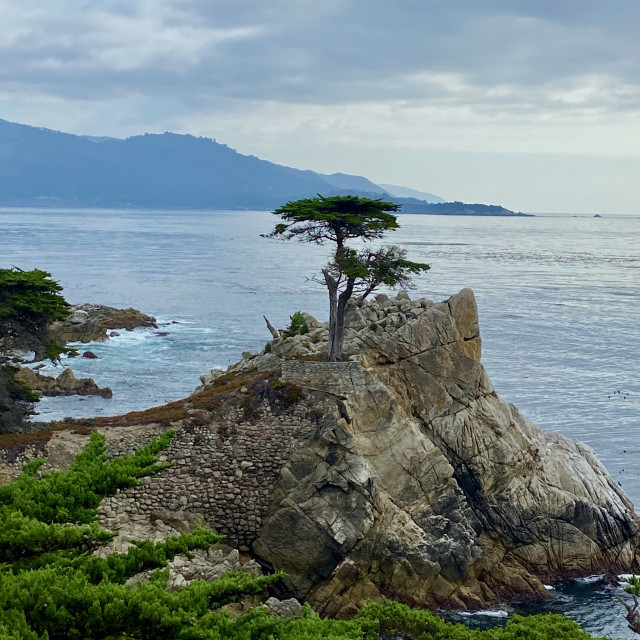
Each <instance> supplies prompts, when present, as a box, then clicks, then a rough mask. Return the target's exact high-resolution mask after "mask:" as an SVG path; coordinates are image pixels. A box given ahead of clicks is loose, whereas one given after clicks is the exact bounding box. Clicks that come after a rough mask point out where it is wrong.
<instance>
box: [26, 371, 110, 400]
mask: <svg viewBox="0 0 640 640" xmlns="http://www.w3.org/2000/svg"><path fill="white" fill-rule="evenodd" d="M16 379H17V380H19V381H20V382H22V383H24V384H25V385H27V387H29V389H31V391H36V392H37V393H39V394H40V395H42V396H76V395H78V396H102V397H103V398H111V397H112V396H113V392H112V391H111V389H110V388H109V387H99V386H98V385H97V384H96V383H95V382H94V381H93V380H92V379H91V378H76V377H75V375H74V374H73V371H72V370H71V369H65V370H64V371H63V372H62V373H61V374H60V375H59V376H58V377H57V378H54V377H52V376H45V375H42V374H41V373H38V372H36V371H33V370H32V369H29V368H27V367H21V368H20V370H19V371H18V373H17V374H16Z"/></svg>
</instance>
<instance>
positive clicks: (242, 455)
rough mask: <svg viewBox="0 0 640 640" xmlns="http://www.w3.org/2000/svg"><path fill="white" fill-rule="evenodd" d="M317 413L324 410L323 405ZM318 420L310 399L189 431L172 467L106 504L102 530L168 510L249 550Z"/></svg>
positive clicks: (169, 454)
mask: <svg viewBox="0 0 640 640" xmlns="http://www.w3.org/2000/svg"><path fill="white" fill-rule="evenodd" d="M321 402H322V401H321ZM314 408H315V409H316V410H317V408H318V405H317V402H315V401H314ZM327 410H328V411H332V410H333V411H335V403H333V402H331V401H327ZM316 416H317V411H316V412H313V413H309V411H308V409H307V407H306V406H305V403H304V400H303V401H301V402H299V403H298V404H297V405H295V407H293V408H291V409H290V410H289V411H287V412H286V413H281V414H280V415H275V413H274V412H272V411H271V409H270V408H269V407H268V406H266V404H263V405H262V406H261V407H260V418H259V419H258V420H257V421H256V422H249V421H243V420H242V418H241V417H240V416H236V417H232V416H229V419H225V420H213V421H209V422H208V423H206V424H203V425H201V426H185V427H184V428H182V429H181V430H179V431H178V432H177V434H176V437H175V438H174V439H173V440H172V442H171V444H170V445H169V447H168V448H167V450H166V451H165V452H164V453H163V454H162V455H161V456H160V460H162V461H167V462H170V463H171V464H172V466H171V467H170V468H168V469H166V470H164V471H162V472H161V473H159V474H157V475H155V476H151V477H148V478H144V479H143V481H142V484H141V485H139V486H137V487H133V488H131V489H127V490H125V491H121V492H120V493H118V494H117V495H115V496H112V497H110V498H106V499H105V500H103V501H102V503H101V505H100V510H99V514H100V524H101V526H103V527H105V528H108V529H112V530H115V531H117V530H118V529H119V528H120V527H121V526H122V523H123V522H128V521H133V522H135V521H138V520H139V521H144V520H147V521H148V520H149V519H151V520H153V519H154V518H156V517H157V518H159V519H163V518H164V514H166V512H167V510H169V511H170V512H172V517H173V518H174V519H175V520H181V519H185V520H187V519H188V518H189V514H194V513H196V514H201V515H202V516H203V517H204V520H205V522H206V523H208V524H209V525H210V526H211V527H213V528H214V529H215V530H216V531H218V532H219V533H222V534H224V535H225V536H226V540H225V541H226V542H228V543H229V544H231V545H234V546H238V547H239V548H240V549H241V550H247V548H248V547H249V546H250V544H251V543H252V542H253V540H254V539H255V537H256V533H257V531H258V530H259V529H260V527H261V525H262V522H263V519H264V517H265V515H266V512H267V509H268V507H269V504H270V502H271V499H272V498H273V491H274V486H275V484H276V482H277V480H278V478H279V476H280V471H281V469H282V467H283V466H284V465H285V464H286V462H287V461H288V460H289V457H290V455H291V451H292V449H293V448H295V447H297V446H300V444H301V442H302V441H304V440H305V439H307V438H309V437H311V435H312V434H314V433H315V432H316V430H317V428H318V427H317V424H316ZM114 431H117V429H115V430H114ZM124 431H125V432H126V430H124ZM149 436H150V434H149V433H148V431H147V433H145V434H144V438H142V439H141V440H140V441H138V442H133V441H131V439H130V434H129V438H128V441H127V442H126V444H125V443H122V444H117V443H112V444H111V445H110V446H109V450H110V452H112V453H118V454H121V453H126V452H127V451H130V450H132V449H136V448H138V447H139V446H141V445H143V444H145V442H146V441H148V440H149ZM108 437H109V436H108Z"/></svg>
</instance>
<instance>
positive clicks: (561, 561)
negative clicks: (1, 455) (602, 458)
mask: <svg viewBox="0 0 640 640" xmlns="http://www.w3.org/2000/svg"><path fill="white" fill-rule="evenodd" d="M318 329H320V327H318ZM307 342H308V341H307ZM320 344H321V340H320V341H319V342H318V343H316V344H315V345H314V346H311V345H304V342H303V340H302V339H297V340H295V341H293V343H291V342H290V344H288V345H287V347H286V349H287V352H288V353H292V352H296V350H302V349H304V348H307V349H309V350H310V351H315V350H317V349H319V348H321V347H320ZM278 351H279V345H277V344H274V345H272V349H271V354H272V355H273V354H274V353H277V352H278ZM345 351H346V353H347V354H352V355H353V356H356V354H357V358H358V359H359V360H360V364H359V365H358V367H359V376H360V377H362V378H363V379H364V389H363V385H362V384H361V383H360V382H357V383H355V382H354V380H355V376H354V374H353V373H352V372H349V373H348V376H347V374H346V373H345V372H342V373H341V374H338V375H342V376H343V379H342V381H341V383H340V384H339V385H338V388H336V387H335V386H329V385H327V383H326V380H325V378H326V376H327V370H328V369H330V368H331V366H332V365H330V364H322V363H318V364H313V363H309V362H306V363H305V365H304V367H299V366H291V365H290V364H289V363H286V364H285V367H284V369H283V376H284V378H283V379H285V380H286V381H287V382H289V383H296V382H297V383H298V384H300V385H301V386H302V387H303V388H307V389H317V390H318V391H316V392H314V393H319V392H321V391H320V390H323V389H324V390H325V393H327V392H329V393H331V394H332V395H334V396H335V397H336V400H337V401H338V402H339V403H340V404H341V407H337V408H336V411H335V412H334V414H333V415H332V416H325V425H324V428H323V429H322V430H321V431H320V432H319V433H317V434H316V436H315V437H314V438H313V439H311V440H310V441H308V442H305V444H304V446H301V447H298V448H296V449H294V450H293V451H292V454H291V458H290V460H289V462H288V464H287V465H286V467H285V468H284V469H283V470H282V472H281V476H280V482H279V485H278V487H277V490H276V492H275V493H274V499H273V502H272V504H271V506H270V509H269V514H268V516H267V517H266V519H265V522H264V525H263V527H262V529H261V531H260V532H259V534H258V536H257V539H256V541H255V543H254V545H253V548H254V550H255V552H256V553H257V554H258V556H259V557H261V558H262V559H263V560H265V561H267V562H269V564H271V565H272V566H273V567H276V568H278V569H283V570H285V571H286V572H287V574H288V575H289V582H290V586H291V588H292V590H293V592H294V593H295V594H296V595H297V596H299V597H306V598H308V599H309V600H310V602H311V603H312V605H313V606H314V608H316V609H317V610H319V611H320V612H324V613H329V614H333V615H336V614H338V615H344V614H346V613H348V612H349V611H350V609H351V608H352V607H353V606H354V604H356V605H358V604H361V603H362V602H363V601H364V599H366V598H368V597H378V598H380V597H383V596H390V597H394V598H398V599H401V600H404V601H408V602H411V603H413V604H416V605H420V606H424V605H431V606H434V605H437V606H463V607H477V606H480V605H481V604H482V603H486V602H488V601H496V600H498V599H501V598H513V597H517V596H522V595H526V596H527V597H530V596H536V597H540V598H544V597H546V590H545V588H544V585H543V581H548V580H553V579H558V578H566V577H570V576H577V575H587V574H591V573H597V572H602V571H610V570H622V569H623V568H624V567H630V566H636V565H635V563H636V562H637V560H636V551H637V545H638V535H637V532H638V519H637V517H636V516H635V514H634V512H633V508H632V505H631V504H630V502H629V501H628V499H627V498H626V497H625V496H624V494H623V493H622V491H621V490H620V488H619V487H618V485H617V484H616V483H615V482H614V481H613V480H612V479H611V478H610V477H609V475H608V474H607V472H606V470H605V469H604V467H603V466H602V465H601V464H600V463H599V462H598V460H597V459H596V457H595V455H594V453H593V451H592V450H591V449H590V448H589V447H587V446H586V445H583V444H581V443H579V442H576V441H572V440H568V439H567V438H564V437H562V436H559V435H557V434H555V433H552V432H544V431H542V430H540V429H539V428H538V427H536V426H535V425H533V424H532V423H530V422H528V421H527V420H525V419H524V418H523V417H522V416H521V415H520V413H519V412H518V410H517V409H516V408H515V407H514V406H513V405H511V404H509V403H506V402H504V401H502V400H501V399H500V398H499V397H498V396H497V395H496V393H495V391H494V389H493V386H492V385H491V382H490V380H489V378H488V377H487V374H486V372H485V370H484V368H483V367H482V365H481V363H480V354H481V341H480V337H479V331H478V316H477V309H476V304H475V300H474V297H473V293H472V292H471V291H470V290H468V289H467V290H463V291H462V292H461V293H460V294H458V295H456V296H453V297H452V298H450V299H449V300H448V301H445V302H443V303H438V304H435V303H431V302H429V301H424V300H420V301H415V302H412V301H411V300H409V299H408V296H406V294H405V295H400V296H398V298H396V299H388V298H387V297H386V296H379V298H378V300H376V301H375V302H374V303H372V304H369V305H366V306H364V307H362V308H357V309H352V315H351V323H350V331H349V340H348V341H347V345H346V349H345ZM300 355H304V354H300ZM345 364H346V363H345ZM314 366H315V367H316V368H317V374H316V376H315V380H316V382H315V383H314V375H313V367H314ZM334 366H335V365H334ZM345 376H347V377H346V378H345ZM339 389H342V392H340V391H339Z"/></svg>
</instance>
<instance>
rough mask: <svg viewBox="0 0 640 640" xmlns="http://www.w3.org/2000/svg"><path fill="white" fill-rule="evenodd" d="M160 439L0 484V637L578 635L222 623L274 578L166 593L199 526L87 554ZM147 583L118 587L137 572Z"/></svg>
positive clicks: (248, 619)
mask: <svg viewBox="0 0 640 640" xmlns="http://www.w3.org/2000/svg"><path fill="white" fill-rule="evenodd" d="M172 437H173V433H172V432H167V433H165V434H164V435H163V436H162V437H160V438H158V439H156V440H154V441H152V442H151V443H150V444H149V445H147V446H146V447H144V448H142V449H140V450H139V451H138V452H137V453H136V454H134V455H129V456H123V457H120V458H115V459H112V458H109V456H108V455H107V454H106V450H105V441H104V437H103V436H100V435H98V434H95V433H94V434H93V435H92V436H91V439H90V442H89V444H88V445H87V447H86V448H85V450H84V451H83V452H82V453H81V454H80V455H79V456H78V457H77V458H76V461H75V462H74V463H73V464H72V465H71V467H70V468H69V469H68V470H66V471H62V472H60V471H55V472H51V473H43V469H42V465H43V461H42V460H35V461H32V462H30V463H28V464H27V465H26V466H25V468H24V470H23V473H22V474H21V475H20V477H19V478H17V479H16V480H15V481H14V482H12V483H11V484H9V485H7V486H4V487H0V640H63V639H64V640H85V639H86V640H94V639H95V640H98V639H101V640H102V639H104V640H125V639H132V638H135V639H138V640H160V639H162V640H222V639H229V640H294V639H295V640H319V639H321V638H324V639H325V640H377V639H384V638H397V637H402V638H406V639H407V640H411V639H415V640H516V639H522V640H588V639H589V637H590V636H589V635H588V634H586V633H585V632H584V631H581V630H580V629H579V628H578V626H577V625H576V624H575V623H574V622H572V621H571V620H568V619H567V618H563V617H562V616H533V617H531V618H521V617H518V616H515V617H514V618H513V620H511V621H509V623H508V624H507V626H506V627H505V628H504V629H491V630H488V631H475V630H471V629H468V628H467V627H465V626H464V625H460V624H458V625H453V624H450V623H447V622H444V621H443V620H442V619H440V618H438V617H436V616H434V615H432V614H431V613H429V612H427V611H418V610H413V609H410V608H409V607H406V606H404V605H400V604H397V603H391V604H386V605H381V604H375V603H371V604H369V605H367V606H366V607H364V608H363V609H362V610H361V611H360V613H359V614H358V615H357V616H356V617H355V618H354V619H353V620H350V621H345V620H329V619H321V618H319V617H317V616H316V615H315V614H314V613H313V612H312V611H311V609H310V608H309V607H308V605H305V606H304V607H303V613H304V617H303V618H301V619H297V620H290V619H279V618H275V617H273V616H272V615H270V614H269V613H268V611H267V609H266V607H258V608H256V609H254V610H253V611H251V612H249V613H247V614H245V615H241V616H240V617H237V618H232V617H231V616H229V615H228V614H227V613H226V612H224V611H221V607H223V606H224V605H226V604H228V603H231V602H235V601H238V600H240V599H242V598H243V597H244V596H247V595H252V594H258V593H260V592H262V591H264V589H265V587H266V586H268V585H269V584H270V583H272V582H274V581H275V580H277V579H279V577H280V576H279V574H276V575H272V576H265V577H261V578H253V577H252V576H251V575H249V574H248V573H245V572H234V573H228V574H225V575H223V576H222V577H221V578H219V579H218V580H215V581H213V582H206V581H194V582H192V583H191V584H190V585H189V586H188V587H185V588H183V589H180V590H178V591H175V592H172V593H168V592H167V591H166V589H165V588H166V584H167V579H168V576H169V572H168V570H166V569H164V567H166V564H167V562H168V561H169V560H171V559H173V558H174V557H175V556H176V555H177V554H186V555H189V553H190V551H191V550H193V549H206V548H208V547H209V546H210V545H211V544H213V543H215V542H217V541H219V540H220V536H218V535H216V534H215V533H213V532H212V531H211V530H209V529H206V528H204V527H200V528H197V529H196V530H195V531H193V532H192V533H188V534H183V535H180V536H175V537H171V538H169V539H167V540H166V541H165V542H162V543H153V542H150V541H140V542H139V543H137V544H136V545H135V546H133V547H131V548H130V549H129V550H128V551H127V553H115V554H112V555H110V556H107V557H106V558H102V557H98V556H97V555H96V554H94V553H93V552H94V551H95V549H96V547H98V546H100V545H102V544H104V543H106V542H108V541H109V540H111V539H112V537H113V534H111V533H110V532H107V531H104V530H101V529H100V528H99V527H98V525H97V523H96V507H97V506H98V503H99V501H100V499H101V498H102V497H103V496H106V495H110V494H113V493H114V492H115V491H117V490H118V489H122V488H125V487H130V486H133V485H135V484H136V483H137V482H138V480H139V478H141V477H142V476H144V475H147V474H150V473H156V472H158V471H161V470H162V469H163V468H165V466H166V465H162V464H158V463H157V460H156V456H157V454H158V453H159V452H160V451H161V450H162V449H163V448H164V447H166V446H167V444H168V443H169V441H170V439H171V438H172ZM149 570H153V571H151V572H150V573H149V574H148V577H149V579H148V580H147V581H139V582H137V584H136V585H135V586H128V585H127V584H125V583H126V582H127V580H128V579H129V578H130V577H132V576H134V575H136V574H138V573H140V572H141V571H149Z"/></svg>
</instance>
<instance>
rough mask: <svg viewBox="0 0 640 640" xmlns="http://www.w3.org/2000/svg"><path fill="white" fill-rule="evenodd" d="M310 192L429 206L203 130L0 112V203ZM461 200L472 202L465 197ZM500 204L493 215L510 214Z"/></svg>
mask: <svg viewBox="0 0 640 640" xmlns="http://www.w3.org/2000/svg"><path fill="white" fill-rule="evenodd" d="M387 186H390V185H387ZM400 189H407V188H406V187H401V188H400ZM408 191H411V190H408ZM412 192H413V191H412ZM318 193H320V194H322V195H325V196H332V195H348V194H352V195H359V196H367V197H374V198H379V197H383V196H384V197H386V198H387V199H389V200H392V201H394V202H396V203H398V204H402V205H403V206H402V211H403V212H405V213H414V212H416V213H429V212H430V211H429V209H430V208H431V207H432V206H434V205H431V204H429V203H427V202H425V201H423V200H418V199H415V198H404V197H397V196H396V195H393V194H392V192H391V191H390V190H388V191H387V190H386V189H385V188H384V187H383V186H381V185H377V184H375V183H373V182H371V181H370V180H368V179H367V178H364V177H362V176H352V175H348V174H343V173H334V174H330V175H324V174H320V173H316V172H314V171H310V170H300V169H294V168H292V167H285V166H282V165H279V164H275V163H273V162H269V161H267V160H261V159H260V158H257V157H255V156H246V155H243V154H241V153H238V152H237V151H235V150H234V149H231V148H230V147H228V146H227V145H225V144H220V143H218V142H216V141H215V140H211V139H209V138H196V137H195V136H192V135H183V134H175V133H163V134H149V133H145V134H144V135H138V136H132V137H130V138H126V139H119V138H110V137H100V136H77V135H73V134H69V133H63V132H60V131H53V130H50V129H44V128H39V127H32V126H28V125H23V124H17V123H13V122H8V121H6V120H1V119H0V205H4V206H34V205H36V206H67V207H69V206H70V207H74V206H78V207H88V206H90V207H140V208H163V209H167V208H177V209H183V208H186V209H239V210H242V209H258V210H260V209H267V210H268V209H274V208H276V207H278V206H280V205H282V204H283V203H285V202H287V201H289V200H295V199H298V198H306V197H313V196H315V195H316V194H318ZM415 193H418V194H420V195H424V196H429V195H432V194H426V193H424V192H415ZM434 198H436V199H437V200H438V201H442V199H441V198H438V197H437V196H434ZM470 206H471V207H475V206H476V205H465V207H470ZM481 206H485V205H481ZM467 210H468V209H467ZM474 211H475V210H474ZM503 211H504V212H505V213H504V214H498V215H513V212H510V211H508V210H506V209H503ZM431 212H432V213H436V211H431ZM477 213H481V211H479V210H478V212H477ZM493 215H495V214H493Z"/></svg>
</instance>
